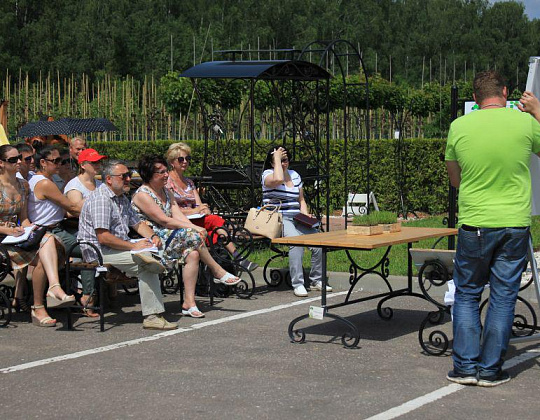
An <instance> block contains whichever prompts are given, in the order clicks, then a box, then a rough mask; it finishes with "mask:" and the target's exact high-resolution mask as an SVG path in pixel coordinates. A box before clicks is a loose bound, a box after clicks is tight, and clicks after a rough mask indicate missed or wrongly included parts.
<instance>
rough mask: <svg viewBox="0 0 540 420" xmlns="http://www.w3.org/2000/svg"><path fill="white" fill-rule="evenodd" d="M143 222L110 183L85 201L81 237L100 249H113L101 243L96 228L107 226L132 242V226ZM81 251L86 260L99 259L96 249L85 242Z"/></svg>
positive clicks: (80, 221) (119, 236)
mask: <svg viewBox="0 0 540 420" xmlns="http://www.w3.org/2000/svg"><path fill="white" fill-rule="evenodd" d="M140 221H141V220H140V219H139V216H138V215H137V213H135V211H134V210H133V209H132V208H131V203H130V201H129V199H128V198H127V197H126V196H125V195H124V194H122V195H121V196H117V195H116V194H115V193H114V192H113V191H112V190H111V189H110V188H109V187H108V186H107V185H106V184H101V185H100V186H99V187H98V188H96V189H95V190H94V191H92V192H91V193H90V195H89V196H88V197H87V198H86V200H84V204H83V207H82V211H81V215H80V217H79V233H78V234H77V239H78V240H79V241H86V242H90V243H91V244H93V245H95V246H96V247H97V248H98V249H99V250H100V251H103V250H108V249H110V248H108V247H105V246H101V245H100V243H99V242H98V239H97V235H96V229H107V230H108V231H109V232H111V233H112V234H113V235H114V236H116V237H118V238H120V239H122V240H124V241H129V237H128V233H129V228H130V227H131V226H135V225H137V224H138V223H139V222H140ZM81 250H82V254H83V259H84V261H86V262H91V261H95V260H96V259H97V255H96V252H95V251H94V250H93V249H92V248H91V247H90V246H88V245H84V244H83V245H81Z"/></svg>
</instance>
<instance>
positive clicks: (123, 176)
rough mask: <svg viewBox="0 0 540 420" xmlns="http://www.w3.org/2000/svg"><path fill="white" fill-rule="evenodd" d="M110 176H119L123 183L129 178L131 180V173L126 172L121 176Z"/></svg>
mask: <svg viewBox="0 0 540 420" xmlns="http://www.w3.org/2000/svg"><path fill="white" fill-rule="evenodd" d="M111 176H119V177H122V179H123V180H124V181H125V180H127V179H129V178H131V171H127V172H124V173H123V174H118V175H116V174H111Z"/></svg>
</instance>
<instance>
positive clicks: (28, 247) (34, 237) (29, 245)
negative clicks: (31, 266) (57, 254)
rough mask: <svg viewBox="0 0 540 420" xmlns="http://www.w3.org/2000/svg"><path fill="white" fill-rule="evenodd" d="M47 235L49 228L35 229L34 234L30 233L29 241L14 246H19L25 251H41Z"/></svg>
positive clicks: (40, 227)
mask: <svg viewBox="0 0 540 420" xmlns="http://www.w3.org/2000/svg"><path fill="white" fill-rule="evenodd" d="M46 233H47V227H45V226H38V227H36V228H35V229H33V230H32V232H30V236H28V239H27V240H26V241H23V242H20V243H18V244H14V245H16V246H18V247H19V248H21V249H22V250H24V251H35V250H36V249H39V245H40V244H41V240H42V239H43V237H44V236H45V234H46Z"/></svg>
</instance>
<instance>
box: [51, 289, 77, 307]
mask: <svg viewBox="0 0 540 420" xmlns="http://www.w3.org/2000/svg"><path fill="white" fill-rule="evenodd" d="M55 287H60V288H61V286H60V283H55V284H53V285H52V286H51V287H49V289H48V290H47V307H48V308H62V307H65V306H71V305H73V304H74V303H75V296H73V295H67V294H66V295H65V296H64V297H63V298H62V299H60V298H57V297H56V296H55V294H54V293H53V292H52V289H54V288H55Z"/></svg>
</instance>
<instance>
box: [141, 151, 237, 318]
mask: <svg viewBox="0 0 540 420" xmlns="http://www.w3.org/2000/svg"><path fill="white" fill-rule="evenodd" d="M138 169H139V174H140V176H141V178H142V180H143V185H142V186H141V187H139V189H137V191H136V192H135V194H134V195H133V199H132V205H133V208H134V209H135V211H136V212H137V213H138V214H139V216H140V217H141V219H142V220H144V221H145V222H146V223H148V224H149V225H150V226H151V227H152V229H153V230H154V232H155V234H156V235H157V236H159V237H160V238H161V241H162V243H163V244H164V250H163V259H164V263H165V264H167V263H168V261H171V260H177V261H178V262H179V263H180V264H183V268H182V279H183V281H184V286H185V298H184V303H183V306H182V314H183V315H187V316H191V317H193V318H202V317H204V314H203V313H202V312H201V311H200V310H199V309H198V308H197V305H196V303H195V285H196V283H197V275H198V271H199V258H200V259H201V260H202V261H203V262H204V263H205V264H206V265H207V266H208V268H209V269H210V271H211V272H212V274H213V275H214V282H216V283H222V284H224V285H226V286H234V285H235V284H238V282H239V281H240V279H239V278H238V277H236V276H233V275H232V274H230V273H228V272H227V271H225V270H224V269H223V268H222V267H221V266H220V265H219V264H218V263H217V262H216V261H215V260H214V259H213V258H212V256H211V255H210V253H209V252H208V249H207V248H206V245H205V244H204V237H205V236H206V230H205V229H204V228H203V227H200V226H196V225H194V224H193V223H191V221H189V220H188V219H187V217H186V216H184V214H183V213H182V212H181V211H180V209H179V207H178V205H177V204H176V201H175V200H174V197H173V195H172V193H171V191H170V190H169V189H167V188H166V187H165V185H166V183H167V179H168V170H167V162H166V161H165V159H163V158H162V157H161V156H148V157H143V159H142V160H141V161H140V163H139V168H138Z"/></svg>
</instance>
